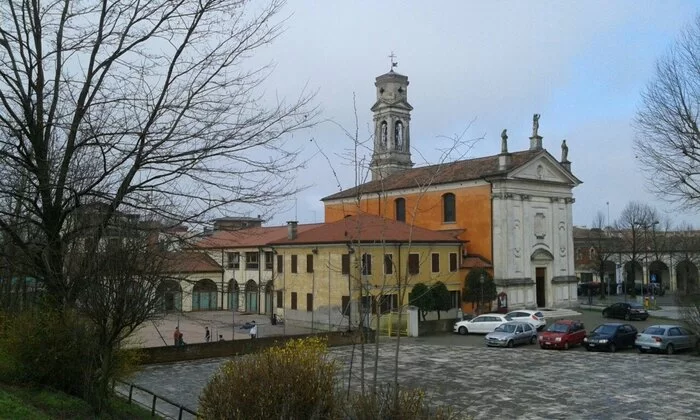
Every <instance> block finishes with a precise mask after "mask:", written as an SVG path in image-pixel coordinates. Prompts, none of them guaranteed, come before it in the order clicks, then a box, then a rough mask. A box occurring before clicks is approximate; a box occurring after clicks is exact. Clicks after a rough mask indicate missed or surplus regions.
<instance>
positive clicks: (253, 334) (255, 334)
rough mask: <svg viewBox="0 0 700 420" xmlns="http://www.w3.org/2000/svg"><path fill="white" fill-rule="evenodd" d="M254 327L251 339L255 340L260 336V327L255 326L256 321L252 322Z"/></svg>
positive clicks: (251, 331) (251, 330)
mask: <svg viewBox="0 0 700 420" xmlns="http://www.w3.org/2000/svg"><path fill="white" fill-rule="evenodd" d="M252 324H253V327H252V328H251V329H250V338H251V339H254V338H255V337H257V335H258V326H257V325H255V321H253V322H252Z"/></svg>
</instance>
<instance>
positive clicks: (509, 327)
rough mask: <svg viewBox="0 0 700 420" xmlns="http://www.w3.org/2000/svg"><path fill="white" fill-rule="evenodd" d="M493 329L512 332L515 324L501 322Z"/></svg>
mask: <svg viewBox="0 0 700 420" xmlns="http://www.w3.org/2000/svg"><path fill="white" fill-rule="evenodd" d="M494 331H497V332H507V333H512V332H514V331H515V325H513V324H503V325H500V326H499V327H498V328H496V329H495V330H494Z"/></svg>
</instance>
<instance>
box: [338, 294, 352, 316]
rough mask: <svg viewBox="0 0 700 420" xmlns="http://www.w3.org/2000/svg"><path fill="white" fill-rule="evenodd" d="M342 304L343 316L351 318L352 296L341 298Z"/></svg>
mask: <svg viewBox="0 0 700 420" xmlns="http://www.w3.org/2000/svg"><path fill="white" fill-rule="evenodd" d="M340 302H341V303H340V304H341V305H342V308H341V310H342V311H343V316H346V317H348V319H350V296H343V297H341V298H340Z"/></svg>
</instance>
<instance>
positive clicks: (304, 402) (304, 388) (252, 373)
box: [199, 338, 338, 420]
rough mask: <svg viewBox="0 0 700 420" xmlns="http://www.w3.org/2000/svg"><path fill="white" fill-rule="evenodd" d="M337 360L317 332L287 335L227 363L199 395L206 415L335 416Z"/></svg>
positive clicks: (211, 417) (267, 417)
mask: <svg viewBox="0 0 700 420" xmlns="http://www.w3.org/2000/svg"><path fill="white" fill-rule="evenodd" d="M336 372H337V368H336V365H335V363H334V362H333V361H331V360H330V359H329V358H328V353H327V347H326V342H325V341H323V340H321V339H319V338H306V339H299V340H291V341H288V342H287V343H286V344H285V345H284V346H281V347H272V348H269V349H266V350H264V351H263V352H262V353H258V354H251V355H247V356H242V357H240V358H237V359H236V360H232V361H230V362H228V363H226V364H225V365H224V366H223V367H222V368H221V370H220V371H219V372H218V373H217V374H216V375H215V376H214V378H212V380H211V381H210V382H209V383H208V384H207V386H206V387H205V388H204V391H203V392H202V395H201V396H200V399H199V407H200V411H199V414H200V416H202V418H207V419H209V418H210V419H250V420H257V419H270V418H277V419H314V418H323V419H327V418H331V419H332V418H335V417H336V413H337V412H338V407H337V405H336V402H337V398H336V392H335V391H336V387H335V375H336Z"/></svg>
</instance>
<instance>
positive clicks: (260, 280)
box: [257, 247, 265, 314]
mask: <svg viewBox="0 0 700 420" xmlns="http://www.w3.org/2000/svg"><path fill="white" fill-rule="evenodd" d="M261 256H262V257H263V258H260V257H261ZM264 259H265V253H264V252H263V250H262V247H258V296H257V300H258V314H260V289H261V288H262V264H261V263H260V262H261V261H262V260H264Z"/></svg>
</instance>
